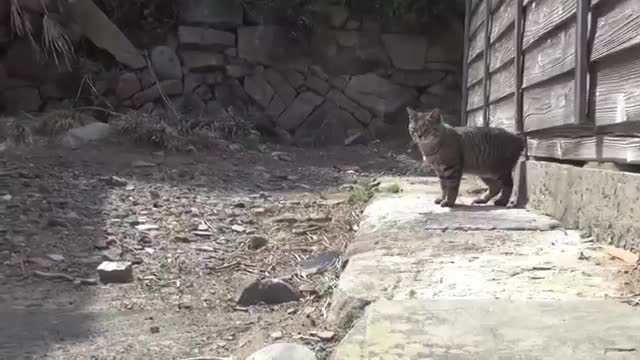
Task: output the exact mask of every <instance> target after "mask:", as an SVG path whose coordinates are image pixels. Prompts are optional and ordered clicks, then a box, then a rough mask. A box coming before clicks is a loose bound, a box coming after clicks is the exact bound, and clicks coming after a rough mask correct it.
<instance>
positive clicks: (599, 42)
mask: <svg viewBox="0 0 640 360" xmlns="http://www.w3.org/2000/svg"><path fill="white" fill-rule="evenodd" d="M610 1H611V0H610ZM607 5H613V4H607ZM603 11H606V13H604V14H602V15H600V16H598V18H597V25H596V27H595V37H594V41H593V50H592V55H591V59H592V60H598V59H600V58H602V57H603V56H606V55H609V54H613V53H616V52H619V51H623V50H625V49H628V48H630V47H633V46H636V45H639V44H640V1H638V0H620V1H617V2H616V3H615V6H610V7H609V8H608V9H604V10H603Z"/></svg>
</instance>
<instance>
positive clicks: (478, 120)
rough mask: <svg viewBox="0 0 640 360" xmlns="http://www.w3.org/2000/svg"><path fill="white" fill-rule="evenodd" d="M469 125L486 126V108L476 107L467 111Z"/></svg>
mask: <svg viewBox="0 0 640 360" xmlns="http://www.w3.org/2000/svg"><path fill="white" fill-rule="evenodd" d="M467 126H484V109H482V108H480V109H476V110H473V111H469V112H468V113H467Z"/></svg>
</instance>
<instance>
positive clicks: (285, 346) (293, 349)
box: [246, 343, 318, 360]
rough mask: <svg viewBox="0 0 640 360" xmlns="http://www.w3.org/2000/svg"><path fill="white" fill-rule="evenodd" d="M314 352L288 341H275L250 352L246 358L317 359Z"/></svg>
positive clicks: (273, 359) (258, 359)
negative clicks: (275, 342)
mask: <svg viewBox="0 0 640 360" xmlns="http://www.w3.org/2000/svg"><path fill="white" fill-rule="evenodd" d="M317 359H318V358H317V357H316V354H315V353H314V352H313V351H311V350H309V349H308V348H306V347H304V346H302V345H298V344H289V343H277V344H273V345H269V346H267V347H264V348H262V349H260V350H258V351H256V352H255V353H253V354H251V356H249V357H248V358H247V359H246V360H317Z"/></svg>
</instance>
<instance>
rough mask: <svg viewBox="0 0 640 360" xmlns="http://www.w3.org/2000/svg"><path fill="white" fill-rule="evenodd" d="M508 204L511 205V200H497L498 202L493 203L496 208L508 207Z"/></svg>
mask: <svg viewBox="0 0 640 360" xmlns="http://www.w3.org/2000/svg"><path fill="white" fill-rule="evenodd" d="M508 203H509V199H497V200H496V201H494V202H493V205H495V206H507V204H508Z"/></svg>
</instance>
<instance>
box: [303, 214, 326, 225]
mask: <svg viewBox="0 0 640 360" xmlns="http://www.w3.org/2000/svg"><path fill="white" fill-rule="evenodd" d="M307 221H311V222H322V223H324V222H330V221H331V216H329V215H327V214H311V215H309V217H307Z"/></svg>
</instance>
